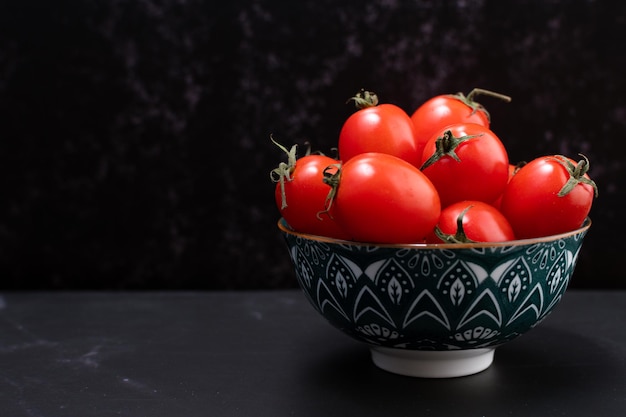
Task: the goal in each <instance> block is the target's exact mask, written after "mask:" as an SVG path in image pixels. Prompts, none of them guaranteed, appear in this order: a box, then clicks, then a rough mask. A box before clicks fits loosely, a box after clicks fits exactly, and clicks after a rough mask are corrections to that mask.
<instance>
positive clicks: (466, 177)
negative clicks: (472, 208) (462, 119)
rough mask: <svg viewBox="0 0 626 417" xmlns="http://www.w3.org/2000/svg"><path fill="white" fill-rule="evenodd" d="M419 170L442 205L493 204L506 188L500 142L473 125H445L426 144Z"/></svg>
mask: <svg viewBox="0 0 626 417" xmlns="http://www.w3.org/2000/svg"><path fill="white" fill-rule="evenodd" d="M423 161H424V162H423V165H422V171H423V172H424V174H425V175H426V176H427V177H428V178H429V179H430V180H431V181H432V183H433V184H434V185H435V188H437V191H438V192H439V197H440V198H441V205H442V206H443V207H446V206H449V205H450V204H452V203H455V202H457V201H462V200H479V201H484V202H486V203H490V204H491V203H493V202H495V201H496V200H497V198H498V197H499V196H500V194H501V193H502V192H503V191H504V187H506V184H507V181H508V177H509V158H508V154H507V152H506V149H505V148H504V145H503V144H502V142H501V141H500V139H499V138H498V137H497V136H496V134H495V133H493V132H492V131H491V130H490V129H489V128H487V127H484V126H482V125H478V124H475V123H460V124H455V125H451V126H448V127H447V128H445V130H444V131H440V132H438V133H436V134H435V135H434V136H433V137H432V138H431V139H430V140H429V141H428V143H427V144H426V147H425V148H424V153H423Z"/></svg>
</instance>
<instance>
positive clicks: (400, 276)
mask: <svg viewBox="0 0 626 417" xmlns="http://www.w3.org/2000/svg"><path fill="white" fill-rule="evenodd" d="M589 227H590V221H589V220H588V221H587V222H586V223H585V225H584V227H582V228H581V229H579V230H577V231H575V232H572V233H568V234H564V235H559V236H555V237H553V238H542V239H535V240H527V241H516V242H509V243H507V244H496V245H492V246H489V245H479V246H475V247H471V246H467V245H465V246H457V247H447V248H444V247H442V246H441V245H439V246H435V245H405V246H400V245H394V246H389V245H387V246H384V245H381V246H376V245H367V244H352V243H350V242H343V241H342V242H340V241H333V240H331V239H324V238H318V237H313V236H307V235H302V234H297V233H292V232H290V231H289V230H288V229H287V227H286V225H284V223H283V224H282V227H281V230H282V232H283V235H284V237H285V240H286V242H287V246H288V248H289V254H290V256H291V260H292V262H293V264H294V267H295V275H296V278H297V280H298V283H299V285H300V287H301V288H302V290H303V291H304V293H305V295H306V297H307V298H308V300H309V301H310V303H311V304H312V305H313V307H315V309H316V310H317V311H318V312H320V313H321V314H322V315H323V316H324V317H325V318H326V319H327V320H328V321H329V322H330V323H331V324H332V325H334V326H335V327H337V328H338V329H340V330H342V331H343V332H345V333H346V334H348V335H350V336H351V337H353V338H355V339H357V340H359V341H362V342H366V343H368V344H371V345H379V346H385V347H393V348H403V349H411V350H439V351H441V350H443V351H445V350H458V349H471V348H485V347H493V346H497V345H500V344H502V343H504V342H507V341H509V340H512V339H514V338H516V337H518V336H520V335H521V334H523V333H525V332H527V331H528V330H529V329H531V328H533V327H534V326H536V325H537V324H538V323H540V322H541V321H542V320H543V319H544V318H545V317H546V316H547V315H548V314H550V312H551V311H552V310H553V308H554V307H555V306H556V305H557V304H558V302H559V301H560V300H561V298H562V297H563V294H564V293H565V290H566V289H567V286H568V284H569V281H570V279H571V277H572V273H573V271H574V267H575V265H576V260H577V257H578V253H579V250H580V248H581V246H582V243H583V238H584V236H585V234H586V232H587V230H588V228H589Z"/></svg>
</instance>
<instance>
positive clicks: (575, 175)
mask: <svg viewBox="0 0 626 417" xmlns="http://www.w3.org/2000/svg"><path fill="white" fill-rule="evenodd" d="M579 155H580V156H581V157H582V158H583V159H581V160H580V161H578V163H577V164H576V165H574V164H573V163H572V161H570V160H569V159H568V158H566V157H564V156H562V155H556V156H554V159H555V160H556V161H557V162H558V163H560V164H561V165H563V166H564V167H565V169H566V170H567V172H568V174H569V179H568V180H567V182H566V183H565V184H564V185H563V188H561V190H560V191H559V193H558V194H557V195H558V196H559V197H565V196H566V195H568V194H569V193H570V192H571V191H572V190H573V189H574V188H575V187H576V186H577V185H578V184H587V185H589V186H591V188H593V193H594V196H595V197H598V186H597V185H596V183H595V182H594V181H593V180H592V179H590V178H587V177H585V174H586V173H587V171H589V159H587V157H586V156H585V155H583V154H579Z"/></svg>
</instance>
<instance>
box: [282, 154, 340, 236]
mask: <svg viewBox="0 0 626 417" xmlns="http://www.w3.org/2000/svg"><path fill="white" fill-rule="evenodd" d="M275 143H276V142H275ZM277 145H278V146H279V147H280V148H281V149H283V150H284V151H285V152H287V154H288V155H289V161H288V162H287V163H281V164H280V165H279V167H278V168H276V169H275V170H273V171H272V175H271V176H272V180H273V181H274V182H276V183H277V184H276V187H275V190H274V197H275V201H276V206H277V207H278V209H279V211H280V214H281V215H282V216H283V218H284V219H285V221H286V222H287V224H288V225H289V226H290V227H291V228H292V229H293V230H295V231H297V232H301V233H310V234H314V235H318V236H327V237H333V238H337V239H347V238H348V237H349V236H348V235H347V234H346V233H345V232H344V231H343V230H342V229H341V227H339V225H338V224H337V223H336V222H335V221H334V219H333V218H332V211H331V212H330V213H324V211H325V208H326V197H327V196H328V192H329V190H330V189H329V187H328V185H326V184H324V170H325V169H326V168H327V167H329V166H332V165H334V164H338V163H339V161H337V160H335V159H333V158H330V157H328V156H324V155H306V156H303V157H301V158H299V159H296V146H295V145H294V147H292V148H291V150H289V151H287V149H286V148H284V147H283V146H282V145H279V144H277Z"/></svg>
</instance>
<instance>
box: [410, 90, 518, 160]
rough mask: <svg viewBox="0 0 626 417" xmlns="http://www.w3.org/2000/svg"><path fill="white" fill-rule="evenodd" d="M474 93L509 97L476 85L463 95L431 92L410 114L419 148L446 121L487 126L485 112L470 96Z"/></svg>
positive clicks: (446, 122)
mask: <svg viewBox="0 0 626 417" xmlns="http://www.w3.org/2000/svg"><path fill="white" fill-rule="evenodd" d="M478 94H485V95H490V96H495V97H497V98H499V99H502V100H505V101H510V100H511V98H510V97H508V96H505V95H502V94H498V93H494V92H491V91H488V90H483V89H479V88H475V89H474V90H472V91H471V92H470V93H469V94H468V95H467V96H465V95H464V94H462V93H457V94H444V95H439V96H435V97H433V98H431V99H429V100H427V101H426V102H424V103H423V104H422V105H420V106H419V107H418V108H417V109H416V110H415V111H414V112H413V114H412V115H411V120H413V124H414V125H415V135H416V139H417V142H418V144H419V146H420V147H421V148H423V147H424V146H425V144H426V142H428V140H430V138H431V137H432V136H433V135H434V134H435V133H436V132H438V131H440V130H441V129H443V128H444V127H446V126H448V125H452V124H456V123H476V124H479V125H482V126H486V127H489V126H490V117H489V113H488V112H487V110H486V109H485V108H484V107H483V106H482V105H481V104H479V103H478V102H476V101H475V100H474V97H475V96H476V95H478Z"/></svg>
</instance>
